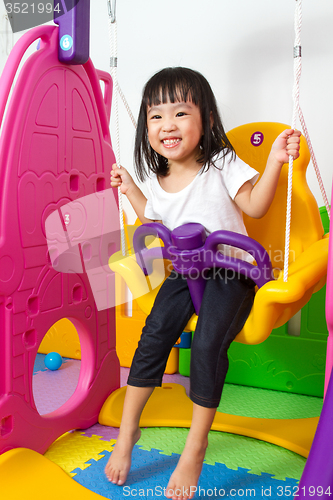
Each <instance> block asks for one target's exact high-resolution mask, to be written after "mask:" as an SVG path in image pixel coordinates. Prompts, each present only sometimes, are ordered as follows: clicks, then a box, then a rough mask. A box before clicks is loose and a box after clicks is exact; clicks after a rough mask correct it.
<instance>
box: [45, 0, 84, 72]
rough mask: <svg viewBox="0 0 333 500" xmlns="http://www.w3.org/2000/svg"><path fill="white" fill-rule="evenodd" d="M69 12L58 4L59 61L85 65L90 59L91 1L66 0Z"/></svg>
mask: <svg viewBox="0 0 333 500" xmlns="http://www.w3.org/2000/svg"><path fill="white" fill-rule="evenodd" d="M65 4H66V9H67V12H64V11H63V8H62V7H63V6H62V3H61V2H58V7H60V8H59V12H58V11H57V10H54V22H55V23H56V24H58V25H59V48H58V50H59V52H58V57H59V61H61V62H62V63H65V64H85V63H86V62H87V61H88V59H89V15H90V0H76V1H75V0H74V2H73V0H70V1H68V0H66V2H65Z"/></svg>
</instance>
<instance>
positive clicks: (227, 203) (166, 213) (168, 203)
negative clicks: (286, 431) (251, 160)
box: [144, 153, 259, 262]
mask: <svg viewBox="0 0 333 500" xmlns="http://www.w3.org/2000/svg"><path fill="white" fill-rule="evenodd" d="M214 163H215V164H216V166H217V167H218V168H215V167H214V166H213V165H211V166H210V168H209V169H208V171H206V172H202V170H203V168H202V169H201V170H200V171H199V172H198V174H197V175H196V177H195V178H194V179H193V181H192V182H191V183H190V184H188V185H187V186H186V187H185V188H184V189H182V190H181V191H178V192H177V193H168V192H166V191H164V190H163V189H162V187H161V186H160V184H159V182H158V179H157V176H156V175H152V176H151V177H150V178H149V179H148V180H147V189H148V201H147V204H146V208H145V214H144V215H145V217H147V219H152V220H162V222H163V224H164V225H165V226H166V227H167V228H168V229H170V231H172V230H173V229H175V228H176V227H178V226H181V225H183V224H187V223H189V222H197V223H200V224H202V225H203V226H204V227H205V229H206V232H207V235H208V234H210V233H212V232H214V231H217V230H219V229H224V230H228V231H234V232H237V233H241V234H245V235H247V231H246V228H245V225H244V222H243V214H242V211H241V210H240V208H239V207H238V206H237V205H236V203H235V202H234V198H235V196H236V194H237V193H238V190H239V189H240V188H241V187H242V185H243V184H244V183H245V182H247V181H250V182H251V183H252V184H254V183H255V182H256V181H257V179H258V177H259V173H258V172H257V171H256V170H254V169H253V168H252V167H250V166H249V165H247V164H246V163H245V162H243V160H241V159H240V158H238V157H237V156H235V158H234V159H232V153H228V154H227V155H226V156H225V158H224V159H223V158H222V157H221V155H217V157H216V158H214ZM220 250H221V251H223V253H224V254H226V255H232V256H234V257H238V258H241V259H243V260H247V261H250V262H252V261H253V257H251V256H250V255H249V254H247V253H246V252H243V251H242V250H238V249H234V248H232V247H227V246H226V245H224V248H220Z"/></svg>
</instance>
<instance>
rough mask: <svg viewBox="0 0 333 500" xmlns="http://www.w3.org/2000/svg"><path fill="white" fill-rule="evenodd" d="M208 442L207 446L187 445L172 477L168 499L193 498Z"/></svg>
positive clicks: (184, 499) (167, 494) (183, 499)
mask: <svg viewBox="0 0 333 500" xmlns="http://www.w3.org/2000/svg"><path fill="white" fill-rule="evenodd" d="M207 445H208V441H207V443H206V444H205V445H201V444H197V443H194V444H192V443H186V445H185V448H184V451H183V453H182V454H181V457H180V459H179V462H178V464H177V467H176V469H175V470H174V472H173V474H172V476H171V477H170V480H169V484H168V486H167V489H166V497H167V498H172V500H189V499H191V498H193V496H194V494H195V492H196V490H197V484H198V481H199V477H200V473H201V469H202V464H203V461H204V458H205V453H206V449H207Z"/></svg>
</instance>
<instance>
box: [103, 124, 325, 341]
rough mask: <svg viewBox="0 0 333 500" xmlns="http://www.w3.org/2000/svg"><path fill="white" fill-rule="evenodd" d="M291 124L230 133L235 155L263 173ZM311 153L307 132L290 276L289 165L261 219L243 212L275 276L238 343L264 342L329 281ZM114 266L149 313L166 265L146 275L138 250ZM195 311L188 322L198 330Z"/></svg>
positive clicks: (298, 164) (298, 165)
mask: <svg viewBox="0 0 333 500" xmlns="http://www.w3.org/2000/svg"><path fill="white" fill-rule="evenodd" d="M287 128H289V127H288V126H287V125H284V124H281V123H270V122H267V123H265V122H263V123H250V124H246V125H241V126H240V127H236V128H234V129H233V130H231V131H230V132H228V137H229V139H230V141H231V144H232V145H233V146H234V148H235V151H236V153H237V155H238V156H239V157H240V158H241V159H242V160H243V161H245V162H246V163H248V164H249V165H251V166H252V167H253V168H255V169H256V170H257V171H258V172H260V174H262V173H263V171H264V169H265V166H266V162H267V158H268V155H269V152H270V150H271V146H272V144H273V142H274V140H275V139H276V137H277V136H278V135H279V134H280V133H281V132H282V131H283V130H285V129H287ZM309 161H310V153H309V149H308V146H307V143H306V140H305V139H304V137H301V149H300V157H299V158H298V159H297V160H295V161H294V169H293V191H292V206H291V214H292V215H291V230H290V254H289V273H288V281H287V282H284V281H283V269H282V268H283V264H284V245H285V213H286V204H287V183H288V165H284V167H283V168H282V171H281V175H280V179H279V183H278V186H277V190H276V195H275V197H274V200H273V203H272V205H271V207H270V208H269V210H268V212H267V214H266V215H265V216H264V217H262V218H261V219H253V218H251V217H248V216H246V215H245V214H244V222H245V225H246V228H247V231H248V234H249V236H250V237H251V238H253V239H255V240H256V241H258V242H259V243H261V245H263V247H264V248H265V249H266V251H267V252H268V254H269V256H270V258H271V262H272V265H273V269H274V271H275V274H276V276H277V279H276V280H273V281H270V282H268V283H266V284H265V285H264V286H262V287H261V288H260V289H259V290H258V291H257V292H256V296H255V300H254V304H253V307H252V310H251V313H250V315H249V317H248V319H247V321H246V323H245V325H244V327H243V329H242V330H241V332H240V333H239V334H238V335H237V337H236V339H235V340H236V342H242V343H246V344H258V343H260V342H263V341H264V340H265V339H266V338H267V337H268V336H269V335H270V333H271V331H272V329H273V328H275V327H278V326H281V325H283V324H284V323H286V322H287V321H288V320H289V319H290V318H291V317H292V316H293V315H294V314H295V313H296V312H297V311H299V310H300V309H301V308H302V307H303V306H304V305H305V304H306V303H307V302H308V300H309V299H310V297H311V295H312V293H313V292H315V291H317V290H319V289H320V288H321V287H322V286H324V284H325V282H326V272H327V259H328V235H326V236H324V230H323V226H322V223H321V217H320V213H319V209H318V205H317V202H316V200H315V198H314V196H313V194H312V193H311V191H310V189H309V186H308V184H307V181H306V169H307V166H308V164H309ZM109 265H110V268H111V270H112V271H114V272H116V273H118V274H120V275H121V276H122V278H123V279H124V280H125V282H126V284H127V286H128V287H129V289H130V290H131V292H132V294H133V296H134V298H135V299H136V301H137V304H138V306H139V307H140V308H141V309H142V311H143V312H144V313H145V314H149V312H150V310H151V307H152V305H153V302H154V300H155V297H156V294H157V292H158V289H159V287H160V286H161V282H162V281H163V278H164V276H165V269H166V265H165V263H163V261H162V259H161V260H160V261H159V260H155V261H154V264H153V269H154V270H153V273H152V274H151V275H149V276H145V275H144V273H143V271H142V270H141V268H140V266H139V265H138V264H137V262H136V259H135V255H133V254H131V255H128V256H125V257H123V256H122V255H121V254H120V253H119V252H118V253H117V254H114V255H113V256H112V257H111V258H110V261H109ZM196 322H197V316H196V315H195V314H194V315H193V316H192V318H191V319H190V321H189V322H188V324H187V327H186V329H187V330H188V331H194V330H195V326H196Z"/></svg>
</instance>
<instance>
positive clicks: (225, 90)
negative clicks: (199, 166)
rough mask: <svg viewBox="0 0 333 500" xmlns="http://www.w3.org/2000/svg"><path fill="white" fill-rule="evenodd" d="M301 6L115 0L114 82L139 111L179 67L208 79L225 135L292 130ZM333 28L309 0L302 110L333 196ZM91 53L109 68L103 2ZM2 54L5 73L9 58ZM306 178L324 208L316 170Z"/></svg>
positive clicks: (95, 4) (125, 139) (331, 11)
mask: <svg viewBox="0 0 333 500" xmlns="http://www.w3.org/2000/svg"><path fill="white" fill-rule="evenodd" d="M295 4H296V2H295V1H294V0H228V1H227V0H205V1H204V2H203V1H202V0H168V1H166V0H141V1H140V0H118V1H117V24H118V80H119V84H120V86H121V88H122V90H123V92H124V94H125V96H126V98H127V100H128V102H129V104H130V106H131V108H132V111H133V112H134V114H135V115H137V113H138V109H139V105H140V98H141V91H142V87H143V85H144V84H145V82H146V81H147V79H148V78H149V77H150V76H151V75H152V74H153V73H155V72H156V71H157V70H159V69H161V68H163V67H166V66H175V65H182V66H188V67H191V68H193V69H197V70H199V71H201V72H202V73H203V74H204V75H205V76H206V77H207V79H208V81H209V82H210V83H211V86H212V88H213V90H214V92H215V95H216V98H217V101H218V104H219V107H220V110H221V114H222V119H223V122H224V125H225V129H226V130H229V129H231V128H233V127H235V126H237V125H241V124H243V123H247V122H251V121H280V122H285V123H290V122H291V118H292V105H293V103H292V86H293V45H294V9H295ZM332 23H333V2H332V0H316V1H314V0H304V1H303V24H302V54H303V58H302V60H303V70H302V79H301V106H302V109H303V113H304V116H305V120H306V123H307V125H308V129H309V133H310V137H311V139H312V143H313V146H314V149H315V153H316V156H317V160H318V164H319V167H320V170H321V172H322V176H323V180H324V184H325V188H326V191H327V194H328V197H329V199H330V198H331V184H332V171H333V159H332V158H331V141H332V138H331V133H332V128H333V126H332V123H331V117H332V116H333V99H332V95H331V92H332V89H333V30H332ZM18 36H19V35H15V38H16V39H17V37H18ZM90 47H91V58H92V60H93V61H94V64H95V66H96V67H97V68H99V69H103V70H105V71H108V69H109V37H108V15H107V5H106V0H91V40H90ZM1 57H2V60H0V63H1V64H0V69H1V68H2V65H3V58H4V53H3V51H2V52H1ZM119 110H120V125H121V132H120V135H121V162H122V164H123V165H124V166H125V167H126V168H128V169H129V170H130V171H132V168H133V167H132V164H133V161H132V152H133V141H134V129H133V126H132V124H131V122H130V120H129V118H128V117H127V115H126V111H125V109H124V108H123V106H122V104H121V103H120V104H119ZM112 136H114V130H112ZM308 181H309V184H310V186H311V189H312V191H313V192H314V194H315V196H316V198H317V201H318V204H319V205H320V206H321V205H323V201H322V197H321V194H320V191H319V188H318V184H317V180H316V178H315V175H314V173H313V169H312V167H310V168H309V174H308ZM126 211H127V212H128V214H129V216H130V219H131V218H132V217H133V215H130V211H129V209H128V208H126Z"/></svg>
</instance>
